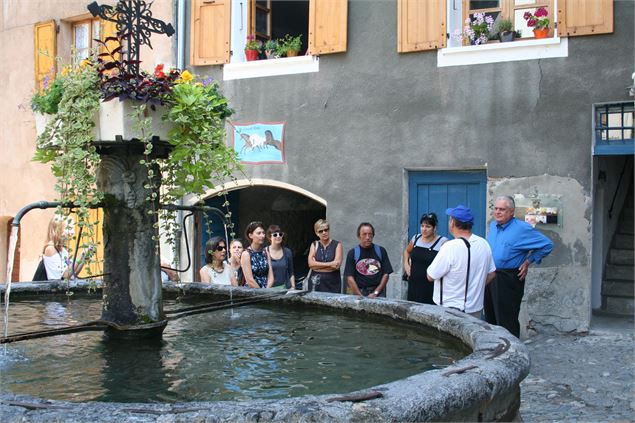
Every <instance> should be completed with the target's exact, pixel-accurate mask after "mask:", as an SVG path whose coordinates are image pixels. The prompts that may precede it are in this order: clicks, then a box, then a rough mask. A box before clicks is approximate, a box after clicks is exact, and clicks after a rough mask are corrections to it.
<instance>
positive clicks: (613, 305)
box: [602, 296, 635, 316]
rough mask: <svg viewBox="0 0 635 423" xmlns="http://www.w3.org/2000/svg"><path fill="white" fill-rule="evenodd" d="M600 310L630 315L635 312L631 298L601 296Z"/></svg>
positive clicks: (634, 305) (634, 304) (634, 303)
mask: <svg viewBox="0 0 635 423" xmlns="http://www.w3.org/2000/svg"><path fill="white" fill-rule="evenodd" d="M602 310H603V311H605V312H607V313H613V314H619V315H622V316H632V315H633V312H635V302H634V301H633V299H632V298H624V297H610V296H603V297H602Z"/></svg>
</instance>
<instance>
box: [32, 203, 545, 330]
mask: <svg viewBox="0 0 635 423" xmlns="http://www.w3.org/2000/svg"><path fill="white" fill-rule="evenodd" d="M514 212H515V203H514V199H513V198H512V197H509V196H501V197H498V198H497V199H496V201H495V204H494V211H493V213H492V215H493V218H494V219H493V220H492V222H491V224H490V227H489V231H488V235H487V239H484V238H481V237H479V236H478V235H475V234H473V233H472V226H473V224H474V216H473V215H472V211H471V210H470V209H469V208H468V207H465V206H463V205H458V206H457V207H454V208H449V209H447V210H446V214H447V215H448V217H449V221H448V229H449V232H450V234H451V235H452V237H453V238H454V239H452V240H448V239H447V238H446V237H443V236H439V235H438V234H437V225H438V218H437V216H436V215H435V214H434V213H427V214H424V215H423V216H421V219H420V229H421V230H420V233H418V234H416V235H415V236H413V237H412V239H410V240H409V242H408V245H407V246H406V248H405V250H404V252H403V268H404V278H405V279H406V280H407V282H408V300H410V301H416V302H421V303H427V304H437V305H440V306H443V307H449V308H454V309H457V310H460V311H462V312H464V313H467V314H471V315H473V316H475V317H484V318H485V320H486V321H487V322H489V323H492V324H496V325H500V326H503V327H505V328H506V329H508V330H509V331H510V332H511V333H512V334H513V335H515V336H519V335H520V324H519V321H518V315H519V312H520V305H521V302H522V298H523V295H524V289H525V277H526V275H527V270H528V268H529V265H530V264H531V263H540V262H541V260H542V259H543V258H544V257H545V256H547V255H548V254H549V253H550V252H551V250H552V249H553V243H552V242H551V240H549V238H547V237H546V236H544V235H543V234H542V233H541V232H540V231H538V230H536V229H535V228H534V227H533V226H531V225H529V224H528V223H526V222H524V221H520V220H518V219H516V218H514ZM330 229H331V228H330V224H329V222H328V221H327V220H325V219H320V220H318V221H317V222H315V224H314V231H315V235H316V236H317V238H318V239H317V240H316V241H314V242H312V243H311V245H310V247H309V254H308V266H309V268H310V275H311V276H310V278H307V279H310V282H309V283H310V284H312V285H313V286H309V289H312V290H315V291H322V292H331V293H343V292H344V289H343V287H342V285H341V284H342V276H341V274H340V268H341V265H342V260H343V251H342V244H341V243H340V242H339V241H337V240H334V239H332V238H331V235H330ZM374 236H375V228H374V227H373V225H372V224H371V223H369V222H362V223H360V224H359V226H358V227H357V238H358V240H359V244H358V245H357V246H355V247H354V248H352V249H350V250H349V251H348V254H347V255H346V260H345V265H344V275H343V276H344V282H345V283H346V285H347V287H348V292H349V293H351V294H354V295H360V296H365V297H369V298H375V297H385V296H386V285H387V283H388V277H389V275H390V274H391V273H392V272H393V268H392V265H391V263H390V258H389V257H388V253H387V252H386V249H385V248H384V247H382V246H379V245H377V244H375V243H374V242H373V239H374ZM71 238H72V225H69V224H67V222H66V221H65V220H64V219H63V218H61V217H57V216H56V217H54V218H53V219H52V220H51V222H50V223H49V228H48V233H47V238H46V242H45V245H44V248H43V251H42V263H41V265H40V266H41V267H42V268H43V269H42V270H43V271H44V270H45V272H46V273H45V275H46V278H45V279H63V278H68V277H69V276H72V275H71V273H72V274H75V275H76V274H78V273H79V272H80V271H81V269H82V265H83V263H84V262H85V259H86V258H87V257H80V260H76V262H75V265H74V266H72V265H71V264H72V261H71V259H70V257H69V254H68V251H67V250H66V248H65V240H68V239H71ZM284 239H285V233H284V232H283V231H282V229H281V228H280V226H278V225H269V227H268V228H267V229H265V227H264V225H263V223H262V222H251V223H250V224H249V225H248V226H247V228H246V230H245V244H243V241H241V240H239V239H234V240H232V241H231V242H230V243H229V252H228V246H227V243H226V241H225V239H224V238H221V237H213V238H211V239H210V240H209V241H207V243H206V245H205V265H204V266H203V267H202V268H201V269H200V271H199V275H200V279H201V282H203V283H216V284H224V285H234V286H247V287H251V288H286V289H295V288H296V280H295V275H294V269H293V253H292V252H291V250H290V249H289V248H287V247H285V246H284ZM228 253H229V255H228ZM85 254H91V252H90V251H88V252H86V253H85ZM481 314H483V316H481Z"/></svg>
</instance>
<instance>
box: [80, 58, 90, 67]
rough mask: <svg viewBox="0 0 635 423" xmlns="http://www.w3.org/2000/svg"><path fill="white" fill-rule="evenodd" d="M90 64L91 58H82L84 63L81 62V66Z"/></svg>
mask: <svg viewBox="0 0 635 423" xmlns="http://www.w3.org/2000/svg"><path fill="white" fill-rule="evenodd" d="M88 65H90V60H88V59H84V60H82V63H80V64H79V67H80V68H83V67H84V66H88Z"/></svg>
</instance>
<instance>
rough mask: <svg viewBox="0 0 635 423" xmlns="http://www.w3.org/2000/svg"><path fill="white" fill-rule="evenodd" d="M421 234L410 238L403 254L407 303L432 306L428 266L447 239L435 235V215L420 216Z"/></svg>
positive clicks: (436, 221) (432, 286) (431, 286)
mask: <svg viewBox="0 0 635 423" xmlns="http://www.w3.org/2000/svg"><path fill="white" fill-rule="evenodd" d="M419 223H420V224H421V233H419V234H416V235H415V236H413V237H412V239H411V240H410V242H409V243H408V246H407V247H406V249H405V250H404V252H403V263H404V264H403V267H404V271H405V272H406V275H408V301H416V302H418V303H425V304H434V301H432V293H433V292H434V284H433V283H431V282H428V276H427V271H428V266H429V265H430V263H432V260H434V258H435V257H436V255H437V253H438V252H439V249H440V248H441V246H442V245H443V243H444V242H446V241H447V240H448V239H447V238H446V237H443V236H438V235H437V223H438V220H437V215H436V214H434V213H428V214H424V215H423V216H421V220H420V221H419Z"/></svg>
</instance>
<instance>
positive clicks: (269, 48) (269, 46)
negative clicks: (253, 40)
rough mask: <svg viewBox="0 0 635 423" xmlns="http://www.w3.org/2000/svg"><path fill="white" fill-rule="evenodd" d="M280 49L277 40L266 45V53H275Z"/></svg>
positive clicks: (269, 41)
mask: <svg viewBox="0 0 635 423" xmlns="http://www.w3.org/2000/svg"><path fill="white" fill-rule="evenodd" d="M277 48H278V41H276V40H268V41H267V42H266V43H265V47H264V49H265V51H271V52H275V51H276V49H277Z"/></svg>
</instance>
